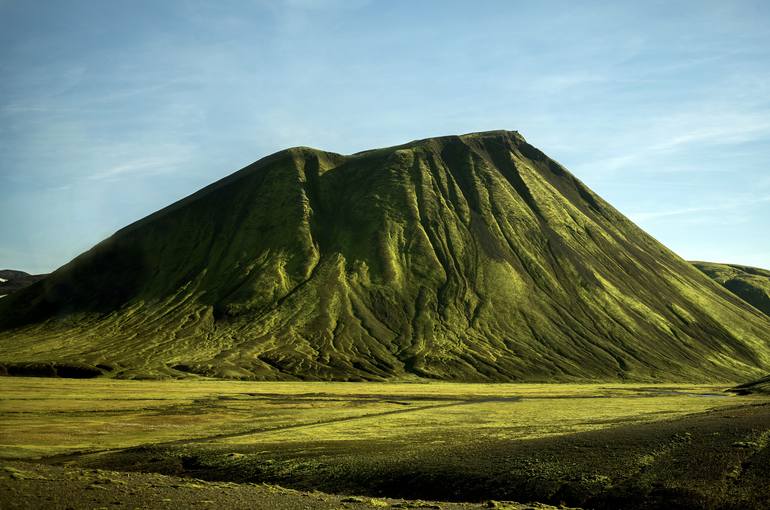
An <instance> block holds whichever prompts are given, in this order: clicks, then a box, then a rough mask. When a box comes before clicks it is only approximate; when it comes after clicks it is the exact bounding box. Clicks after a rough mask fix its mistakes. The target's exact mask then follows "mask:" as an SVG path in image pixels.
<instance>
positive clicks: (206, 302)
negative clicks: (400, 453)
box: [0, 131, 770, 381]
mask: <svg viewBox="0 0 770 510" xmlns="http://www.w3.org/2000/svg"><path fill="white" fill-rule="evenodd" d="M768 338H770V319H768V318H767V317H763V316H760V315H758V314H757V312H756V310H754V309H752V308H751V307H750V306H748V305H746V304H745V303H743V302H741V301H740V300H738V299H737V298H734V297H733V296H732V294H730V293H728V292H727V291H725V290H724V289H721V288H720V287H718V286H716V285H715V284H713V282H711V281H710V280H709V279H708V278H707V277H706V276H705V275H703V274H702V273H700V272H699V271H697V270H696V269H695V268H693V266H691V265H690V264H688V263H686V262H685V261H683V260H681V259H680V258H678V257H677V256H676V255H674V254H673V253H671V252H670V251H669V250H667V249H666V248H665V247H663V246H662V245H660V244H659V243H657V242H656V241H655V240H654V239H652V238H651V237H650V236H648V235H647V234H645V233H644V232H642V231H641V230H640V229H639V228H638V227H636V226H635V225H633V224H632V223H631V222H630V221H628V220H627V219H626V218H625V217H623V216H622V215H621V214H620V213H618V212H617V211H616V210H615V209H613V208H612V207H611V206H610V205H609V204H607V203H605V202H604V201H603V200H602V199H601V198H599V197H598V196H596V195H595V194H593V193H592V192H591V191H590V190H588V189H587V188H586V187H585V186H584V185H583V184H582V183H581V182H580V181H578V180H577V179H576V178H575V177H574V176H572V175H571V174H570V173H569V172H568V171H566V170H565V169H564V168H563V167H561V166H560V165H559V164H558V163H556V162H555V161H552V160H550V159H549V158H547V157H546V156H545V155H544V154H542V152H540V151H538V150H537V149H535V148H534V147H532V146H530V145H529V144H528V143H527V142H526V141H525V140H524V139H523V138H522V137H521V135H519V134H518V133H515V132H505V131H495V132H489V133H474V134H470V135H464V136H459V137H457V136H453V137H442V138H435V139H428V140H419V141H415V142H411V143H409V144H405V145H402V146H399V147H392V148H387V149H379V150H375V151H367V152H364V153H359V154H355V155H352V156H341V155H338V154H331V153H326V152H322V151H318V150H314V149H309V148H295V149H289V150H286V151H282V152H279V153H277V154H274V155H272V156H269V157H267V158H265V159H262V160H260V161H258V162H256V163H254V164H253V165H250V166H248V167H246V168H244V169H242V170H240V171H238V172H236V173H235V174H233V175H231V176H229V177H227V178H225V179H223V180H221V181H219V182H217V183H214V184H212V185H211V186H209V187H207V188H204V189H203V190H201V191H199V192H198V193H195V194H194V195H191V196H190V197H188V198H186V199H184V200H182V201H180V202H178V203H176V204H173V205H171V206H169V207H167V208H166V209H163V210H161V211H159V212H157V213H155V214H153V215H151V216H149V217H147V218H145V219H143V220H141V221H139V222H137V223H135V224H133V225H130V226H128V227H126V228H124V229H123V230H121V231H120V232H118V233H116V234H115V235H114V236H112V237H111V238H109V239H107V240H105V241H104V242H102V243H100V244H99V245H97V246H96V247H94V248H93V249H92V250H90V251H88V252H86V253H84V254H82V255H81V256H79V257H78V258H76V259H75V260H74V261H72V262H71V263H70V264H67V265H66V266H64V267H62V268H61V269H59V270H58V271H56V272H55V273H54V274H52V275H51V276H50V277H49V278H47V279H46V280H44V281H43V282H40V283H38V284H36V285H34V286H32V287H29V288H27V289H25V290H23V291H20V292H19V293H16V294H13V295H11V296H8V297H6V298H3V299H2V300H0V364H3V365H4V366H6V365H7V366H11V364H16V365H18V364H19V363H22V364H34V363H37V364H40V363H44V364H45V363H47V364H50V363H52V362H56V363H58V364H60V365H61V366H87V367H98V366H104V367H108V368H109V369H101V368H100V369H98V372H99V373H109V374H111V375H112V376H114V377H119V378H174V377H200V376H214V377H227V378H243V379H257V380H261V379H271V380H283V379H289V380H292V379H313V380H385V379H401V380H409V379H416V378H438V379H452V380H464V381H511V380H529V381H542V380H579V379H582V380H608V379H616V380H617V379H626V380H639V381H651V380H692V381H695V380H698V381H707V380H746V379H749V378H751V377H759V376H760V375H763V374H765V373H767V372H770V346H769V345H768V340H767V339H768ZM16 365H14V366H16ZM94 373H96V372H94Z"/></svg>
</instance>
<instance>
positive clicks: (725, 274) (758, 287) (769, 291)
mask: <svg viewBox="0 0 770 510" xmlns="http://www.w3.org/2000/svg"><path fill="white" fill-rule="evenodd" d="M692 264H693V265H694V266H695V267H697V268H698V269H699V270H701V271H703V273H705V274H706V275H708V276H709V277H710V278H713V279H714V280H715V281H716V282H718V283H719V284H720V285H723V286H724V287H725V288H726V289H727V290H729V291H730V292H732V293H733V294H735V295H736V296H738V297H739V298H741V299H743V300H744V301H746V302H747V303H749V304H750V305H751V306H753V307H754V308H756V309H757V310H760V311H762V312H764V313H765V315H768V316H770V271H768V270H767V269H759V268H757V267H749V266H739V265H736V264H715V263H713V262H693V263H692Z"/></svg>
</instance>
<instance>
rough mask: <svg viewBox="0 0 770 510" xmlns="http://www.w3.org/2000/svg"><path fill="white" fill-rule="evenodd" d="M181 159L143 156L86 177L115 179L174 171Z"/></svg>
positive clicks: (98, 179)
mask: <svg viewBox="0 0 770 510" xmlns="http://www.w3.org/2000/svg"><path fill="white" fill-rule="evenodd" d="M179 163H180V161H178V160H173V159H168V158H141V159H136V160H133V161H129V162H127V163H122V164H120V165H116V166H113V167H109V168H105V169H104V170H100V171H98V172H96V173H93V174H91V175H89V176H87V177H86V180H89V181H107V180H115V179H119V178H121V177H125V176H127V175H131V176H137V175H142V176H146V175H154V174H159V173H165V172H170V171H173V170H175V169H176V168H177V166H178V165H179Z"/></svg>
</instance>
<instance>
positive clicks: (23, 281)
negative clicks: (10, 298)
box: [0, 269, 48, 297]
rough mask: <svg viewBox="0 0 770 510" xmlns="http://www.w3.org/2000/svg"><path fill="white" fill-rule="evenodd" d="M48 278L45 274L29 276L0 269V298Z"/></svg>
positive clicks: (16, 271) (12, 270)
mask: <svg viewBox="0 0 770 510" xmlns="http://www.w3.org/2000/svg"><path fill="white" fill-rule="evenodd" d="M46 276H48V275H47V274H29V273H25V272H24V271H18V270H15V269H0V296H2V297H4V296H6V295H8V294H11V293H12V292H16V291H18V290H21V289H23V288H24V287H29V286H30V285H32V284H33V283H35V282H38V281H40V280H42V279H43V278H45V277H46Z"/></svg>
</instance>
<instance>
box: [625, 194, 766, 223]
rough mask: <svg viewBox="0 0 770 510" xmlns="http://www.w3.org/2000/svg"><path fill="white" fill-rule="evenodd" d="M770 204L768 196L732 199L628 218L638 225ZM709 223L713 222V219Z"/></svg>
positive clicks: (635, 214) (631, 215)
mask: <svg viewBox="0 0 770 510" xmlns="http://www.w3.org/2000/svg"><path fill="white" fill-rule="evenodd" d="M765 203H770V196H759V197H756V196H755V197H745V196H744V197H733V198H730V199H728V200H726V201H723V202H720V203H715V204H712V205H704V206H695V207H680V208H675V209H662V210H659V211H648V212H637V213H630V214H629V215H628V216H629V218H631V219H632V220H633V221H635V222H638V223H643V222H651V221H657V220H663V219H672V218H676V217H692V216H693V215H701V214H704V213H714V212H727V211H736V210H740V209H745V208H750V207H751V206H755V205H759V204H765ZM709 221H712V222H713V221H714V220H713V218H711V219H709Z"/></svg>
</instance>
